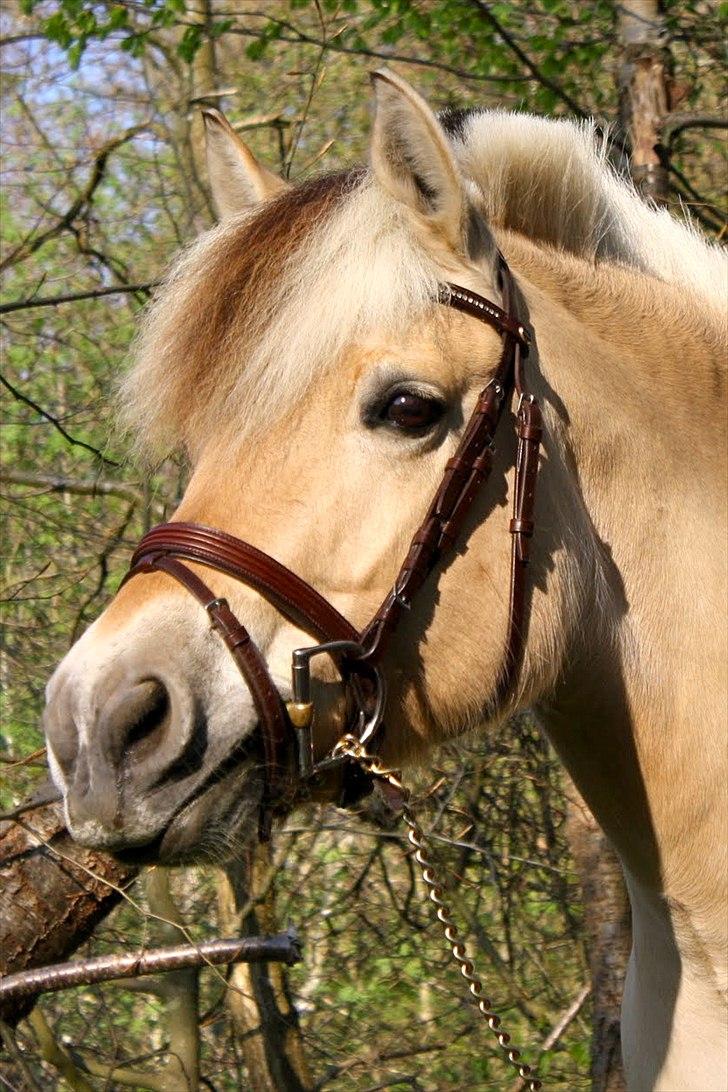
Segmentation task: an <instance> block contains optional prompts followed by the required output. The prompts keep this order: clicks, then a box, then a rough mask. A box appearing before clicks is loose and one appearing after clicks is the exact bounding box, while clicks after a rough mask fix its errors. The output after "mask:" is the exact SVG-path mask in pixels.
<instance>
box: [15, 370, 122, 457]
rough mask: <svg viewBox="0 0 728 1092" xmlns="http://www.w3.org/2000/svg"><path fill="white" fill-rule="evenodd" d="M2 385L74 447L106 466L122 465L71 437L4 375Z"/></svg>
mask: <svg viewBox="0 0 728 1092" xmlns="http://www.w3.org/2000/svg"><path fill="white" fill-rule="evenodd" d="M0 383H2V385H3V386H4V387H5V388H6V389H7V390H9V391H10V393H11V394H12V396H13V398H15V399H17V401H18V402H22V403H23V405H25V406H29V407H30V409H32V410H35V412H36V413H39V414H40V415H41V417H43V418H45V420H46V421H50V423H51V424H52V425H53V427H54V428H56V429H58V431H59V432H60V434H61V436H62V437H63V439H64V440H67V441H68V443H69V444H71V445H72V446H73V447H82V448H83V449H84V450H85V451H90V452H91V454H92V455H95V456H96V458H97V459H100V460H101V462H102V463H105V464H106V466H120V465H121V464H120V463H117V462H115V461H114V460H113V459H107V457H106V456H105V455H102V454H101V452H100V451H99V449H98V448H97V447H94V446H93V444H87V443H86V441H85V440H78V439H76V437H75V436H71V434H70V432H67V431H66V429H65V428H64V427H63V425H62V424H61V422H60V421H59V420H58V418H57V417H54V416H53V414H51V413H49V412H48V410H44V409H43V407H42V406H39V405H38V403H37V402H34V401H33V399H32V398H28V396H27V394H23V393H22V392H21V391H19V390H18V388H17V387H14V386H13V384H12V383H11V382H10V381H9V380H8V379H6V378H5V376H4V375H0Z"/></svg>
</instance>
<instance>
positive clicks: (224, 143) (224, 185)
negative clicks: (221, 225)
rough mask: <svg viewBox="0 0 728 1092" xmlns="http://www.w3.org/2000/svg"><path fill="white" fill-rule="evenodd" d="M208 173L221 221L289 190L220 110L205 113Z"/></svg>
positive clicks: (285, 183) (204, 111) (205, 111)
mask: <svg viewBox="0 0 728 1092" xmlns="http://www.w3.org/2000/svg"><path fill="white" fill-rule="evenodd" d="M202 116H203V118H204V121H205V138H206V151H207V173H208V175H209V178H210V189H211V190H212V199H213V201H214V203H215V208H216V209H217V212H218V215H219V217H220V219H221V220H226V219H227V218H228V217H229V216H235V215H236V213H238V212H242V210H243V209H246V208H248V207H249V206H250V205H254V204H256V203H257V202H258V201H267V200H268V199H269V198H271V197H275V196H276V195H277V194H279V193H282V192H283V191H284V190H286V189H288V183H287V182H284V181H283V179H282V178H279V177H278V175H275V174H273V172H272V171H269V170H268V169H267V168H266V167H264V166H263V165H262V164H261V163H259V162H258V160H257V159H256V158H255V156H254V155H253V153H252V152H251V151H250V148H248V147H247V145H246V144H244V143H243V141H242V140H241V139H240V137H239V136H238V134H237V133H236V132H235V130H234V129H233V127H232V125H231V124H230V122H229V121H228V120H227V118H226V117H224V115H223V114H221V113H220V111H219V110H203V111H202Z"/></svg>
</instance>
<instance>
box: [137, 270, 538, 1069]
mask: <svg viewBox="0 0 728 1092" xmlns="http://www.w3.org/2000/svg"><path fill="white" fill-rule="evenodd" d="M498 275H499V286H500V289H501V293H502V296H503V307H502V308H501V307H499V306H498V305H497V304H495V303H492V302H491V301H490V300H488V299H486V298H485V297H483V296H479V295H478V294H477V293H475V292H471V291H470V290H469V289H465V288H461V287H460V286H459V285H456V284H450V283H448V284H443V285H441V286H440V292H439V302H440V303H442V304H444V305H445V306H448V307H453V308H455V309H456V310H458V311H461V312H463V313H464V314H467V315H470V316H472V317H473V318H476V319H478V320H479V321H481V322H485V323H487V324H488V325H489V326H492V327H493V328H494V329H495V330H496V331H497V332H498V333H499V334H500V336H501V338H502V343H503V347H502V351H501V356H500V360H499V362H498V365H497V367H496V370H495V372H494V374H493V377H492V379H491V380H490V382H489V383H488V384H487V386H486V387H485V388H484V389H483V390H482V391H481V393H480V395H479V396H478V400H477V403H476V406H475V409H474V411H473V413H472V415H471V417H470V419H469V421H468V423H467V425H466V427H465V431H464V433H463V436H462V438H461V440H460V443H459V444H458V448H457V451H456V452H455V454H454V455H453V457H452V458H451V459H449V460H448V462H447V465H446V469H445V473H444V475H443V478H442V481H441V482H440V485H439V487H438V489H437V491H436V493H435V495H434V497H433V499H432V502H431V504H430V506H429V508H428V511H427V514H426V516H425V518H424V520H423V522H422V524H421V525H420V527H419V529H418V530H417V532H416V533H415V535H414V537H413V539H412V542H411V544H410V548H409V551H408V553H407V556H406V557H405V559H404V562H403V563H402V565H401V567H400V570H399V573H398V574H397V577H396V579H395V581H394V585H393V587H392V590H391V591H390V592H389V594H388V595H387V597H386V598H385V600H384V602H383V603H382V604H381V606H380V607H379V609H378V610H377V612H376V614H375V615H374V617H373V618H372V619H371V621H370V622H369V623H368V624H367V625H366V626H365V627H364V629H363V630H362V631H361V632H359V631H358V630H357V629H356V628H355V627H354V626H352V625H351V623H350V622H349V621H348V620H347V619H346V618H344V616H343V615H342V614H340V613H339V611H337V610H336V608H335V607H334V606H333V605H332V604H331V603H329V602H328V600H326V599H324V597H323V596H321V595H320V594H319V593H318V592H317V591H316V590H315V589H314V588H313V587H311V585H310V584H307V583H306V581H304V580H302V579H301V577H299V576H297V575H296V574H295V573H294V572H292V571H291V570H290V569H287V568H286V567H285V566H284V565H281V564H280V562H278V561H276V560H275V559H274V558H272V557H270V556H269V555H268V554H266V553H263V552H262V551H261V550H258V549H256V548H255V547H254V546H251V545H250V544H249V543H247V542H243V541H242V540H241V539H238V538H235V537H234V536H232V535H228V534H226V533H225V532H223V531H218V530H215V529H213V528H209V527H204V526H202V525H200V524H195V523H181V522H179V523H175V522H173V523H165V524H161V525H160V526H158V527H154V528H152V530H151V531H149V532H148V534H146V535H145V536H144V538H143V539H142V540H141V542H140V543H139V545H138V546H137V548H136V550H135V551H134V554H133V556H132V559H131V565H130V568H129V571H128V573H127V574H126V576H125V577H124V581H123V583H125V582H126V581H127V580H129V579H131V578H132V577H134V576H137V575H140V574H143V573H150V572H155V571H161V572H165V573H167V574H168V575H169V576H171V577H173V578H174V579H175V580H177V581H178V582H179V583H180V584H182V586H183V587H185V588H186V589H187V591H188V592H190V594H191V595H193V596H194V598H195V599H197V601H198V602H199V603H200V604H201V606H202V607H204V609H205V610H206V611H207V613H208V614H209V616H210V621H211V623H212V626H213V627H214V628H215V629H216V630H217V631H218V633H219V634H220V636H221V637H222V639H223V641H224V642H225V644H226V645H227V647H228V649H229V651H230V653H231V654H232V656H233V659H234V660H235V662H236V664H237V666H238V668H239V670H240V672H241V674H242V676H243V678H244V679H245V682H246V683H247V685H248V688H249V690H250V694H251V697H252V699H253V702H254V704H255V708H256V711H257V713H258V717H259V720H260V734H261V736H262V740H263V751H264V769H265V782H264V788H263V798H262V802H261V809H260V820H259V836H260V838H261V840H265V839H267V838H268V837H269V835H270V827H271V822H272V818H273V814H274V811H275V808H276V804H279V805H280V804H281V801H282V798H283V796H284V791H283V790H284V788H285V787H286V785H288V787H289V788H290V787H291V783H290V778H289V777H287V775H286V768H287V765H288V762H287V758H288V756H289V755H290V751H291V744H292V743H293V744H294V750H295V752H296V754H297V767H298V769H297V777H296V779H294V782H293V789H294V792H295V791H296V790H297V791H299V792H300V791H301V789H303V791H304V792H305V790H306V787H307V786H310V785H311V784H312V782H313V780H314V779H315V778H317V777H318V776H319V775H320V774H322V773H323V772H325V771H327V770H330V769H332V768H335V767H339V766H341V767H343V773H344V780H343V784H344V788H343V794H342V799H341V801H340V803H341V804H342V805H345V804H347V803H352V802H354V801H355V800H357V799H359V798H360V797H361V796H362V795H364V793H365V792H366V791H369V790H370V789H371V787H372V785H373V783H375V782H376V783H378V784H380V785H384V786H388V787H389V789H390V791H393V792H394V794H395V796H396V798H397V800H398V802H399V803H400V805H401V806H402V810H403V815H404V819H405V821H406V822H407V825H408V827H409V839H410V842H411V844H412V845H413V847H414V848H415V856H416V859H417V860H418V862H419V863H420V865H421V866H422V870H423V876H424V879H425V883H426V884H427V886H428V889H429V894H430V898H431V900H432V901H433V902H434V903H435V905H436V906H437V908H438V910H437V915H438V918H439V920H440V922H441V923H442V925H443V927H444V930H445V935H446V938H447V940H448V942H449V943H450V946H451V948H452V952H453V956H454V958H455V959H456V961H457V962H458V964H459V966H460V970H461V972H462V974H463V976H464V977H465V978H466V980H467V981H468V983H469V986H470V990H471V993H472V994H473V997H474V998H475V1000H476V1002H477V1003H478V1007H479V1009H480V1011H481V1012H482V1014H483V1015H484V1016H485V1018H486V1020H487V1021H488V1024H489V1027H490V1028H491V1030H492V1031H493V1032H494V1034H495V1035H496V1038H497V1040H498V1043H499V1045H500V1047H501V1049H502V1050H503V1051H504V1053H505V1054H506V1057H507V1058H508V1061H509V1062H510V1063H511V1064H512V1065H513V1066H515V1068H516V1069H517V1070H518V1072H519V1074H520V1076H521V1077H522V1078H523V1079H524V1080H526V1081H527V1082H528V1083H527V1087H528V1088H529V1089H534V1090H535V1089H537V1088H540V1087H541V1085H540V1082H539V1081H538V1080H537V1079H536V1078H535V1077H534V1076H531V1075H530V1074H531V1070H530V1067H529V1066H527V1065H525V1064H521V1063H519V1061H518V1058H519V1053H518V1051H516V1050H514V1049H512V1048H510V1047H509V1046H508V1043H509V1036H508V1035H507V1034H506V1033H505V1032H504V1031H502V1030H499V1029H500V1020H499V1018H498V1016H496V1015H495V1014H494V1013H492V1012H491V1011H490V1001H488V1000H487V998H483V996H482V986H481V984H480V981H479V980H478V978H477V977H476V976H475V974H474V971H473V964H472V963H471V961H470V960H469V959H468V957H467V955H466V954H465V947H464V945H463V943H462V941H461V940H460V938H459V936H458V934H457V930H456V928H455V926H454V924H453V922H452V919H451V917H450V913H449V909H448V908H447V906H446V905H445V903H444V902H443V901H442V889H441V887H440V885H439V884H438V883H437V881H436V879H435V874H434V871H433V869H432V866H431V865H430V863H429V861H428V859H427V857H426V856H425V849H424V845H423V835H422V831H421V830H420V828H419V827H418V825H417V823H416V821H415V819H414V817H413V816H412V814H411V812H410V810H409V806H408V803H407V794H406V790H405V789H404V786H403V785H402V782H401V780H400V778H399V775H398V774H397V773H396V772H395V771H393V770H389V769H387V768H386V767H384V766H382V765H381V763H380V762H379V761H378V759H377V757H376V754H375V753H372V751H371V750H370V747H371V744H372V742H376V740H377V738H378V736H379V734H380V733H381V732H382V731H383V730H384V718H385V714H386V706H387V695H386V689H385V682H384V676H383V674H382V672H381V670H380V664H381V661H382V658H383V656H384V653H385V651H386V648H387V645H388V642H389V640H390V639H391V637H392V635H393V633H394V632H395V631H396V629H397V626H398V624H399V622H400V620H401V618H402V615H403V613H404V612H405V611H407V610H409V609H410V608H411V606H412V604H413V602H414V599H415V597H416V596H417V594H418V592H419V591H420V589H421V588H422V586H423V584H424V583H425V581H426V580H427V578H428V577H429V576H430V574H431V573H432V572H433V571H434V570H435V569H436V568H437V567H438V566H439V565H441V563H442V562H443V560H444V559H445V558H447V557H448V555H449V554H450V553H452V551H453V550H454V548H455V546H456V543H457V541H458V537H459V535H460V533H461V531H462V528H463V524H464V522H465V519H466V517H467V515H468V513H469V512H470V510H471V508H472V505H473V502H474V500H475V498H476V496H477V495H478V493H479V491H480V489H481V488H482V486H483V484H484V483H485V482H486V481H487V479H488V477H489V475H490V473H491V470H492V466H493V455H494V451H495V435H496V432H497V430H498V425H499V423H500V420H501V417H502V416H503V411H504V409H505V407H506V406H507V405H509V403H510V401H511V399H512V396H513V395H514V393H515V395H516V397H517V399H518V404H517V408H516V435H517V438H518V445H517V453H516V469H515V481H514V489H513V514H512V519H511V521H510V525H509V530H510V533H511V536H512V544H511V567H510V594H509V606H508V627H507V636H506V642H505V650H504V655H503V661H502V665H501V670H500V673H499V676H498V680H497V684H496V693H495V698H496V700H497V701H501V700H502V699H503V698H504V697H506V696H507V695H508V693H510V692H511V691H512V688H513V686H514V684H515V681H516V679H517V676H518V671H519V668H520V665H521V662H522V658H523V651H524V643H525V636H526V629H527V623H528V618H527V611H526V567H527V565H528V557H529V544H530V538H531V536H532V534H533V531H534V498H535V487H536V477H537V473H538V456H539V447H540V442H541V434H542V424H541V411H540V408H539V405H538V402H537V401H536V399H535V397H534V395H533V394H531V393H530V392H529V391H528V389H527V386H526V377H525V372H524V361H525V359H526V357H527V356H528V352H529V346H530V342H531V339H530V336H529V333H528V331H527V329H526V326H525V324H524V322H522V321H521V320H520V318H519V316H518V315H517V313H516V309H515V304H514V299H515V285H514V281H513V276H512V274H511V272H510V269H509V268H508V265H507V263H506V261H505V258H503V256H502V255H500V254H499V256H498ZM183 561H191V562H194V563H196V564H198V565H202V566H204V567H206V568H209V569H213V570H215V571H218V572H223V573H225V574H226V575H228V576H231V577H233V578H234V579H235V580H238V581H240V582H241V583H243V584H245V585H247V586H248V587H251V588H253V589H254V590H255V591H256V592H258V593H259V594H260V595H261V596H262V597H263V598H264V599H266V600H267V601H268V602H269V603H271V604H272V606H273V607H275V609H276V610H277V611H278V612H279V613H280V614H282V615H283V617H284V618H286V619H287V620H288V621H289V622H291V623H293V625H295V626H297V627H298V628H300V629H302V630H304V631H305V632H306V633H310V634H311V635H312V636H313V637H314V638H316V640H317V641H318V642H319V643H318V644H315V645H312V646H310V647H306V648H299V649H296V651H295V652H294V653H293V662H292V692H293V701H292V702H288V703H287V704H286V703H284V701H283V698H282V697H281V695H280V693H279V692H278V689H277V687H276V685H275V683H274V681H273V679H272V677H271V675H270V673H269V671H268V667H267V665H266V663H265V660H264V659H263V656H262V654H261V653H260V651H259V650H258V648H257V646H256V645H255V643H254V642H253V640H252V638H251V636H250V634H249V633H248V631H247V630H246V629H245V627H244V626H243V625H242V624H241V623H240V622H239V621H238V619H237V618H236V616H235V614H234V613H233V611H232V610H231V609H230V606H229V604H228V602H227V600H226V599H224V598H222V597H219V596H216V595H215V593H214V592H213V591H212V589H211V588H209V587H208V585H207V584H206V583H205V582H204V580H202V579H201V577H199V576H198V575H197V573H196V572H193V571H192V569H190V568H189V567H188V566H187V565H185V564H183ZM323 653H327V654H328V655H330V656H331V657H332V658H333V659H334V661H335V663H336V665H337V668H338V670H339V672H340V674H341V677H342V680H343V682H344V683H345V685H346V687H347V692H348V695H349V696H350V698H351V702H352V707H353V709H354V710H355V719H354V722H353V723H352V725H351V726H350V728H349V730H348V731H347V732H346V733H345V734H344V735H343V736H342V738H341V739H340V740H339V741H338V743H337V744H336V746H335V747H334V748H333V750H332V751H331V753H330V754H329V755H327V756H326V757H325V758H323V759H322V760H320V761H318V762H316V761H315V759H314V748H313V738H312V730H311V729H312V722H313V716H314V706H313V702H312V699H311V672H310V661H311V660H312V659H313V658H314V657H315V656H318V655H321V654H323Z"/></svg>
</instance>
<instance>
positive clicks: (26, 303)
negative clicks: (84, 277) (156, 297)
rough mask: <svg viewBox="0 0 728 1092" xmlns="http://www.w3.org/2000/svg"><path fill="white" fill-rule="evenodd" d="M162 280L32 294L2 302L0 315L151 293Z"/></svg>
mask: <svg viewBox="0 0 728 1092" xmlns="http://www.w3.org/2000/svg"><path fill="white" fill-rule="evenodd" d="M159 284H161V281H148V282H147V283H146V284H119V285H114V286H113V287H111V288H93V289H89V291H88V292H70V293H69V294H68V295H64V296H37V297H36V298H35V299H33V298H32V296H31V297H30V298H29V299H26V300H13V301H12V302H11V303H0V315H8V314H10V312H11V311H28V310H30V309H31V308H32V307H58V305H59V304H61V303H75V302H76V301H77V300H95V299H100V297H101V296H117V295H119V294H120V293H121V292H144V293H145V294H146V295H150V294H151V292H152V289H154V288H157V286H158V285H159Z"/></svg>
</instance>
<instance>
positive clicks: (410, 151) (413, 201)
mask: <svg viewBox="0 0 728 1092" xmlns="http://www.w3.org/2000/svg"><path fill="white" fill-rule="evenodd" d="M371 79H372V84H373V87H374V94H375V99H376V113H375V117H374V128H373V132H372V139H371V147H370V159H371V166H372V171H373V173H374V176H375V178H376V179H377V180H378V181H379V182H380V183H381V184H382V185H383V186H384V187H385V189H387V190H388V191H389V192H390V193H391V194H392V196H393V197H395V198H396V199H397V200H398V201H401V202H402V203H403V204H405V205H407V206H408V207H409V208H411V209H413V210H414V211H416V212H418V213H419V214H420V215H422V216H424V217H425V219H426V220H427V221H429V222H430V223H431V224H432V226H433V227H435V228H437V229H439V231H440V232H442V233H443V234H444V235H445V238H446V241H447V242H448V243H449V245H450V246H451V247H452V248H453V249H454V250H456V251H457V252H458V253H461V254H462V253H467V251H468V249H469V247H468V238H467V237H468V235H469V234H470V231H469V228H470V223H469V221H470V220H471V210H470V205H469V202H468V199H467V195H466V192H465V186H464V183H463V179H462V176H461V174H460V169H459V167H458V165H457V162H456V160H455V156H454V154H453V151H452V148H451V146H450V142H449V140H448V139H447V135H446V133H445V130H444V129H443V128H442V126H441V125H440V123H439V121H438V120H437V118H436V117H435V115H434V114H433V112H432V110H431V109H430V107H429V106H428V105H427V103H426V102H425V100H424V99H423V98H422V97H421V96H420V95H418V94H417V92H416V91H415V90H414V88H412V87H410V85H409V84H408V83H406V81H405V80H402V79H400V78H399V77H398V76H395V75H394V73H393V72H390V71H388V70H387V69H383V68H382V69H379V70H378V71H377V72H373V73H372V76H371Z"/></svg>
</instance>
